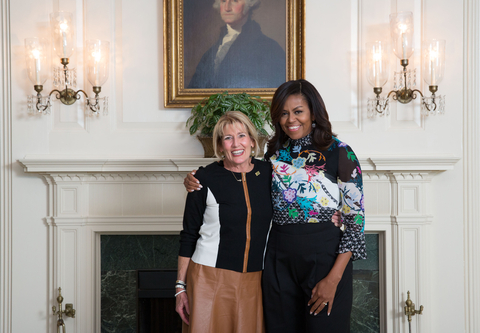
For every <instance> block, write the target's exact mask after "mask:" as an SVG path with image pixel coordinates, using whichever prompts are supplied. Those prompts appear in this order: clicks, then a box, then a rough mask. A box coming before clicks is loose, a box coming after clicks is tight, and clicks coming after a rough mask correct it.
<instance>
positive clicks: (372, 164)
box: [19, 155, 460, 173]
mask: <svg viewBox="0 0 480 333" xmlns="http://www.w3.org/2000/svg"><path fill="white" fill-rule="evenodd" d="M359 160H360V165H361V166H362V170H364V171H372V170H377V171H394V170H395V171H399V170H404V171H408V170H415V171H435V172H438V171H446V170H451V169H453V166H454V165H455V163H457V162H458V161H459V160H460V158H459V157H455V156H428V155H427V156H425V155H422V156H401V155H391V156H388V155H381V156H370V157H364V158H362V157H359ZM213 161H215V159H214V158H164V157H163V158H148V159H147V158H134V157H132V158H92V157H85V158H78V157H42V156H39V155H32V156H26V157H25V158H24V159H21V160H19V162H20V163H21V164H22V165H23V167H24V171H25V172H29V173H58V172H62V173H65V172H85V173H98V172H164V171H170V172H171V171H179V172H188V171H191V170H193V169H196V168H198V167H199V166H202V165H206V164H209V163H211V162H213Z"/></svg>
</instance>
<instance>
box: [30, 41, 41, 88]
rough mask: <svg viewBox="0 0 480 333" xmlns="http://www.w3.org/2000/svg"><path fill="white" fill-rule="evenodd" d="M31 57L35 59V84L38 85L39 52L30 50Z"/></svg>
mask: <svg viewBox="0 0 480 333" xmlns="http://www.w3.org/2000/svg"><path fill="white" fill-rule="evenodd" d="M32 56H33V58H34V59H35V84H37V85H39V84H40V83H41V82H40V70H41V66H40V51H39V50H37V49H33V50H32Z"/></svg>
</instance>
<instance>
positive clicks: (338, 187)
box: [270, 135, 366, 260]
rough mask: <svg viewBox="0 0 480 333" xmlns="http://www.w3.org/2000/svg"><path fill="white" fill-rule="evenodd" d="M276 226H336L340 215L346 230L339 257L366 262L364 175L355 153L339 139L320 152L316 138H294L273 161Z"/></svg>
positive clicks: (271, 160) (273, 197)
mask: <svg viewBox="0 0 480 333" xmlns="http://www.w3.org/2000/svg"><path fill="white" fill-rule="evenodd" d="M270 162H271V163H272V167H273V171H272V178H273V179H272V203H273V209H274V214H273V222H274V223H276V224H278V225H285V224H302V223H324V222H329V223H330V222H331V219H332V215H333V214H334V213H335V211H337V210H340V211H341V214H342V222H343V224H344V226H345V230H344V233H343V236H342V239H341V241H340V244H339V248H338V253H345V252H348V251H351V252H352V259H353V260H357V259H365V258H366V249H365V235H364V228H365V212H364V202H363V183H362V170H361V168H360V164H359V162H358V159H357V157H356V155H355V153H354V152H353V150H352V149H351V148H350V147H349V146H348V145H347V144H345V143H343V142H341V141H340V140H338V139H337V138H334V142H333V144H332V145H331V146H330V148H329V149H328V150H327V151H319V150H318V149H316V148H315V147H314V146H313V144H312V138H311V136H310V135H308V136H306V137H304V138H301V139H298V140H292V139H288V140H287V141H286V143H285V144H284V146H283V148H282V149H280V150H278V151H277V152H276V153H275V154H274V155H273V156H271V157H270Z"/></svg>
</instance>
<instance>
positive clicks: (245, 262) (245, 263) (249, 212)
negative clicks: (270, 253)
mask: <svg viewBox="0 0 480 333" xmlns="http://www.w3.org/2000/svg"><path fill="white" fill-rule="evenodd" d="M242 184H243V192H244V194H245V202H246V204H247V223H246V224H247V226H246V234H247V240H246V243H245V254H244V255H243V273H246V272H247V267H248V254H249V252H250V239H251V233H250V228H251V224H252V206H250V197H249V195H248V186H247V174H246V173H243V172H242Z"/></svg>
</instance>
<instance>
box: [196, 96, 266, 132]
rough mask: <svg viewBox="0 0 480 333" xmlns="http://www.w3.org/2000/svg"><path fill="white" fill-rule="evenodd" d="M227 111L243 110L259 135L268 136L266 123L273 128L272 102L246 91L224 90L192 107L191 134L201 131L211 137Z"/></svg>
mask: <svg viewBox="0 0 480 333" xmlns="http://www.w3.org/2000/svg"><path fill="white" fill-rule="evenodd" d="M227 111H241V112H243V113H244V114H246V115H247V116H248V117H249V118H250V120H251V121H252V123H253V124H254V125H255V127H256V129H257V131H258V134H259V135H263V136H268V133H267V131H266V130H265V129H264V128H263V127H264V125H265V124H267V125H269V126H270V128H271V129H273V127H272V118H271V117H270V103H269V102H268V101H267V100H264V99H261V98H260V97H259V96H250V95H249V94H246V93H239V94H229V93H228V91H224V92H223V93H218V94H213V95H211V96H210V97H206V98H204V99H203V100H202V101H201V102H200V103H198V104H197V105H195V106H194V107H193V108H192V115H191V116H190V117H189V118H188V120H187V127H188V126H190V128H189V131H190V134H191V135H193V134H195V133H196V132H197V131H200V136H205V137H208V136H210V137H211V136H212V135H213V128H214V127H215V124H216V123H217V122H218V120H219V119H220V117H221V116H222V115H224V114H225V113H226V112H227Z"/></svg>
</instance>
